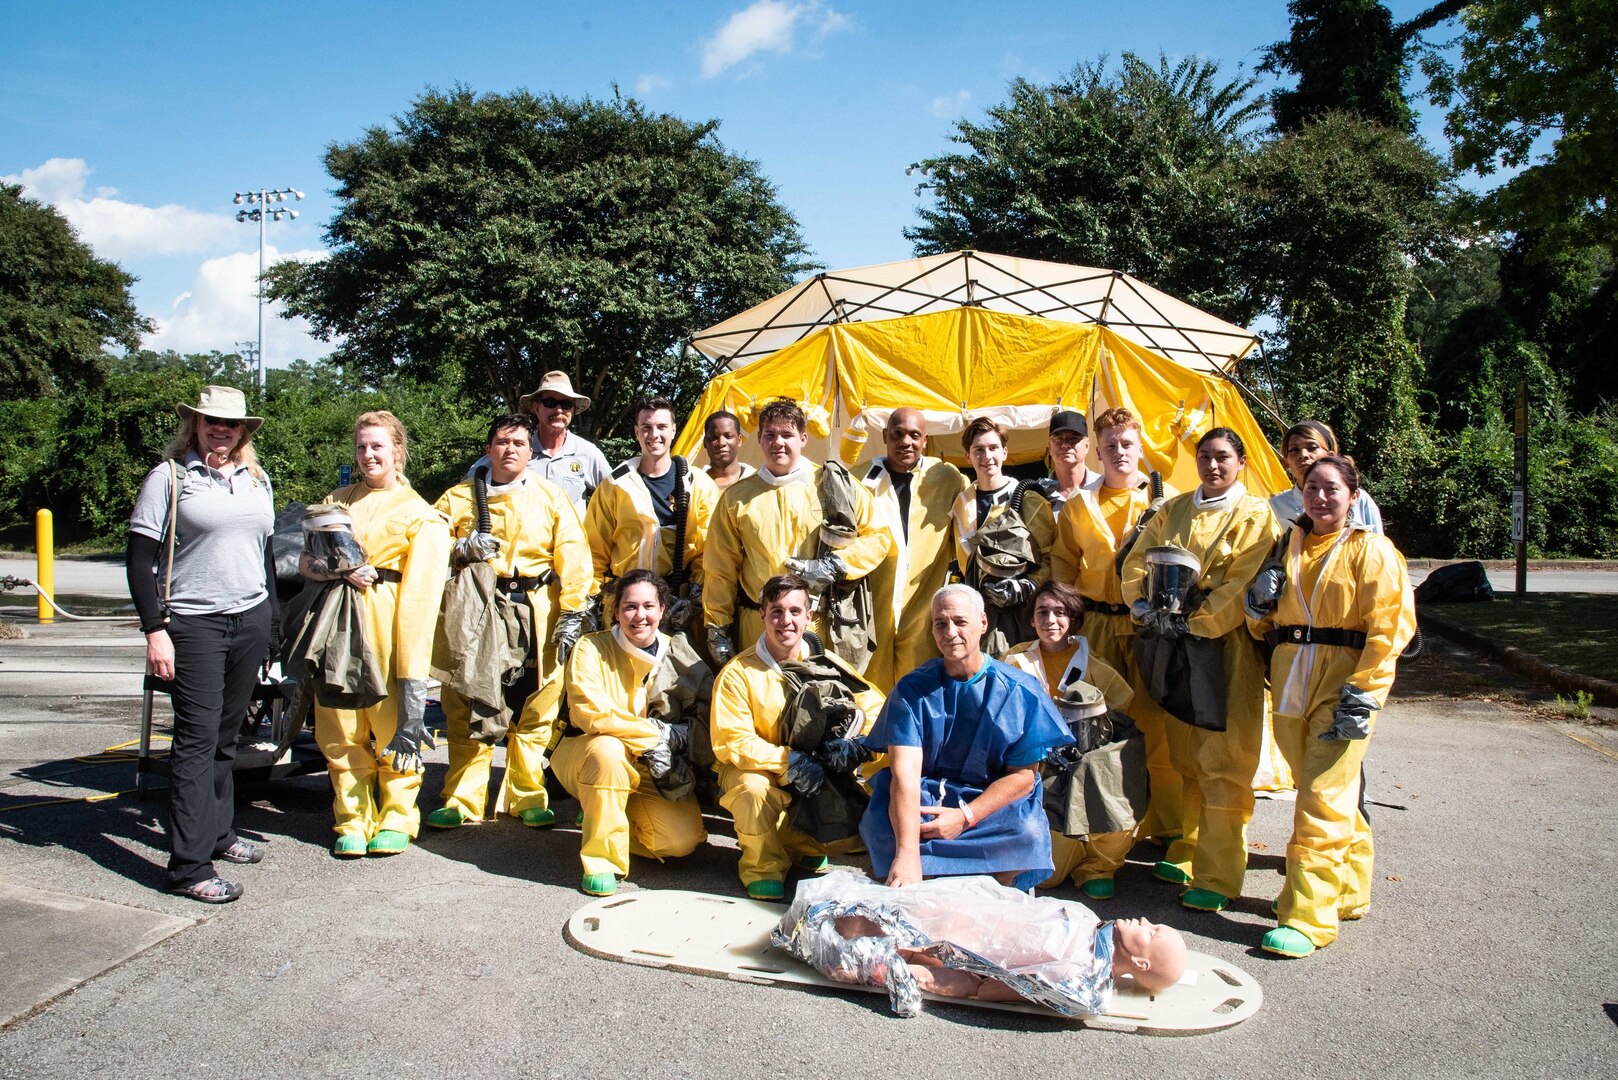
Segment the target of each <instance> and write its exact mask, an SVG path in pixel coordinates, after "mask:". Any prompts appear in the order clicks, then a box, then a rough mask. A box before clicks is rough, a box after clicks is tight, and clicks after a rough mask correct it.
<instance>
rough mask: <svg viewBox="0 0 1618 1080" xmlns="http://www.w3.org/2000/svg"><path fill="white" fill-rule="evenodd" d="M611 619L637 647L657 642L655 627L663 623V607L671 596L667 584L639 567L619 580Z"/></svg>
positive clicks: (647, 646)
mask: <svg viewBox="0 0 1618 1080" xmlns="http://www.w3.org/2000/svg"><path fill="white" fill-rule="evenodd" d="M617 588H618V592H617V600H616V606H615V608H614V611H613V619H614V620H615V621H616V622H617V623H618V630H619V631H620V632H621V633H622V634H623V635H624V640H625V641H627V642H629V643H630V644H631V645H633V646H635V648H637V649H650V648H651V647H652V645H653V644H654V643H655V642H656V641H657V628H658V627H659V626H660V625H662V622H663V609H664V608H666V607H668V606H669V603H670V600H671V596H670V593H669V587H668V583H667V582H665V581H664V580H663V579H662V578H661V577H659V576H658V575H657V574H655V573H653V572H652V571H650V570H644V569H641V568H639V567H637V568H635V569H634V570H631V571H629V572H628V573H627V574H625V575H624V576H623V577H621V578H619V579H618V584H617Z"/></svg>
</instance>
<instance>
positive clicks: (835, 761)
mask: <svg viewBox="0 0 1618 1080" xmlns="http://www.w3.org/2000/svg"><path fill="white" fill-rule="evenodd" d="M815 756H816V757H818V758H819V759H820V761H821V764H823V765H825V766H826V768H827V769H830V770H831V771H832V772H853V771H854V770H855V769H857V768H859V767H860V766H861V765H864V764H865V763H866V762H867V761H870V760H871V758H873V757H875V756H876V755H874V754H872V753H871V751H869V750H867V749H866V748H865V747H864V745H862V744H861V743H859V742H857V741H855V740H854V739H828V740H827V741H826V744H825V745H824V746H822V747H821V748H820V753H818V754H816V755H815Z"/></svg>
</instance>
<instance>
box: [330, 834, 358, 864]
mask: <svg viewBox="0 0 1618 1080" xmlns="http://www.w3.org/2000/svg"><path fill="white" fill-rule="evenodd" d="M331 853H332V854H333V855H335V856H337V857H338V858H339V859H357V858H359V857H360V856H361V855H364V854H365V837H363V836H359V835H356V834H354V833H343V834H342V835H341V836H339V837H338V838H337V843H335V844H333V845H332V848H331Z"/></svg>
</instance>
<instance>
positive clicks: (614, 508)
mask: <svg viewBox="0 0 1618 1080" xmlns="http://www.w3.org/2000/svg"><path fill="white" fill-rule="evenodd" d="M672 467H673V466H672V465H671V466H670V468H672ZM685 483H686V489H687V490H688V491H689V492H690V505H689V506H688V508H687V510H686V518H685V556H684V560H683V563H684V565H685V566H686V567H688V568H689V569H690V578H689V580H690V581H691V582H692V583H693V584H698V585H700V584H701V583H702V553H703V549H704V548H705V547H706V546H707V538H708V522H709V520H710V519H711V518H712V517H713V512H714V507H715V506H716V505H717V504H718V503H719V489H718V488H717V487H715V486H714V482H713V480H711V479H710V478H709V477H708V474H707V473H705V472H703V471H702V470H701V469H691V470H689V471H688V472H687V473H686V474H685ZM584 534H585V536H586V537H588V538H589V540H590V556H591V559H592V561H593V563H594V566H595V580H596V588H598V589H599V588H604V587H605V586H606V585H607V584H608V583H609V582H611V581H613V580H615V579H617V578H620V577H623V576H624V575H625V574H627V573H628V572H629V571H631V570H635V569H642V570H653V571H655V572H657V573H658V574H661V575H662V576H663V577H664V578H667V577H668V576H669V575H670V574H671V573H672V572H673V571H674V557H673V555H674V553H673V551H672V548H673V546H674V527H673V526H672V525H671V526H662V525H659V524H658V517H657V511H656V510H655V509H653V507H652V493H651V492H650V491H649V490H648V489H647V487H646V482H645V480H643V479H642V478H641V475H640V458H639V457H632V458H630V459H629V460H628V461H626V462H624V463H623V464H622V465H620V466H618V467H617V468H616V469H614V470H613V471H612V476H611V477H610V478H609V479H608V480H607V482H606V483H604V484H602V485H601V486H600V487H598V488H596V490H595V494H594V495H592V496H590V509H589V511H588V512H587V513H586V514H585V515H584Z"/></svg>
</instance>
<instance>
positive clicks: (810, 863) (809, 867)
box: [798, 855, 831, 874]
mask: <svg viewBox="0 0 1618 1080" xmlns="http://www.w3.org/2000/svg"><path fill="white" fill-rule="evenodd" d="M798 869H799V870H802V871H803V872H804V873H806V874H824V873H825V872H826V871H827V870H830V869H831V860H830V859H828V858H827V857H826V856H824V855H805V856H804V857H803V858H801V859H799V860H798Z"/></svg>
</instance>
